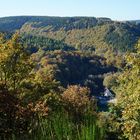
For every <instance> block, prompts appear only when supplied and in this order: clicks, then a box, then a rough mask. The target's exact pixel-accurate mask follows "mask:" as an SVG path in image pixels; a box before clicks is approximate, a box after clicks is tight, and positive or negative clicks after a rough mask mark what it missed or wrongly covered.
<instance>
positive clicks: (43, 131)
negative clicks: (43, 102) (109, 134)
mask: <svg viewBox="0 0 140 140" xmlns="http://www.w3.org/2000/svg"><path fill="white" fill-rule="evenodd" d="M22 139H26V140H103V139H104V129H103V128H101V127H99V125H98V121H97V119H96V118H95V117H94V116H93V115H86V116H84V117H83V118H82V119H81V120H80V121H79V120H78V121H76V120H73V118H71V116H69V115H68V114H66V113H64V112H63V111H62V112H57V113H54V114H52V115H51V116H49V117H47V118H39V121H38V125H37V127H36V129H33V130H32V131H31V132H30V133H28V134H27V135H25V136H23V135H22V136H20V137H16V136H14V135H13V137H12V140H22Z"/></svg>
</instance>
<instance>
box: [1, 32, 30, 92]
mask: <svg viewBox="0 0 140 140" xmlns="http://www.w3.org/2000/svg"><path fill="white" fill-rule="evenodd" d="M0 39H1V40H0V70H1V72H0V76H1V77H0V79H1V83H2V84H3V85H4V86H6V87H7V88H8V89H10V90H14V91H15V90H16V89H17V88H18V87H20V83H21V81H22V80H23V79H25V78H26V77H27V76H28V75H29V72H30V71H31V65H30V64H31V63H30V59H29V56H28V54H27V53H26V51H25V49H24V46H23V45H22V44H21V43H20V37H19V34H18V33H15V34H14V35H13V36H12V38H11V39H9V40H4V36H3V35H1V38H0Z"/></svg>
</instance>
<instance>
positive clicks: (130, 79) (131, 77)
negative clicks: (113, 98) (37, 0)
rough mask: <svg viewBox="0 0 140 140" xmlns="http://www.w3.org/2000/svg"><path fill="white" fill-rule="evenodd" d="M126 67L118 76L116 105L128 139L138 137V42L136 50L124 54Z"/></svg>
mask: <svg viewBox="0 0 140 140" xmlns="http://www.w3.org/2000/svg"><path fill="white" fill-rule="evenodd" d="M126 60H127V67H126V68H125V70H124V72H123V73H122V74H121V75H120V76H119V87H118V88H117V91H116V92H117V94H118V97H117V98H118V106H119V107H120V110H121V113H122V117H121V118H122V122H121V124H122V130H123V132H124V136H125V137H126V138H128V139H130V140H139V139H140V131H139V130H140V121H139V118H140V94H139V93H140V86H139V85H140V43H139V42H138V45H137V52H136V53H130V54H127V56H126Z"/></svg>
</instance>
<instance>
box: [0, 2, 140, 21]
mask: <svg viewBox="0 0 140 140" xmlns="http://www.w3.org/2000/svg"><path fill="white" fill-rule="evenodd" d="M16 15H44V16H95V17H109V18H112V19H114V20H132V19H140V0H1V1H0V17H4V16H16Z"/></svg>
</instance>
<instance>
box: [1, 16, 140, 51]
mask: <svg viewBox="0 0 140 140" xmlns="http://www.w3.org/2000/svg"><path fill="white" fill-rule="evenodd" d="M136 23H137V24H136ZM16 30H20V32H21V33H25V34H31V35H36V36H44V37H47V38H51V39H55V40H58V41H63V42H64V43H65V44H67V45H69V46H73V47H75V48H76V49H80V50H87V49H90V50H96V52H99V53H104V51H106V49H108V48H111V49H114V50H117V51H118V50H119V51H127V50H133V46H134V44H135V43H136V42H137V40H138V38H139V37H140V25H139V24H138V22H131V21H130V22H117V21H112V20H111V19H109V18H95V17H47V16H46V17H45V16H15V17H4V18H0V31H1V32H14V31H16Z"/></svg>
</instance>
